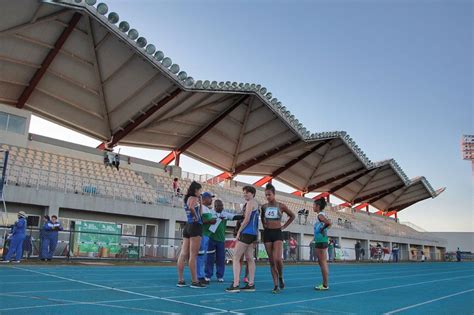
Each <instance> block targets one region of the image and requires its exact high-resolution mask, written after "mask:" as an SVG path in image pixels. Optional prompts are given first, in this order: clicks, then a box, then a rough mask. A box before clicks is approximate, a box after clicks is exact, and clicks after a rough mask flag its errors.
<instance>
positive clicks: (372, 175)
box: [0, 0, 446, 260]
mask: <svg viewBox="0 0 474 315" xmlns="http://www.w3.org/2000/svg"><path fill="white" fill-rule="evenodd" d="M95 2H96V1H92V0H86V1H81V0H56V1H39V2H38V1H36V0H18V1H4V2H2V5H1V6H2V11H3V12H8V14H4V15H3V16H2V20H1V21H0V44H1V45H0V69H1V71H0V103H1V104H0V143H1V146H2V150H3V151H4V152H8V153H5V154H4V155H3V162H2V164H4V165H5V166H6V167H5V172H4V173H5V176H4V178H3V179H2V182H4V183H5V185H4V187H3V197H4V201H5V204H6V209H7V211H8V216H6V218H5V219H6V221H7V222H5V224H10V223H11V222H12V220H14V219H15V213H16V212H18V211H20V210H23V211H25V212H26V213H28V215H29V223H30V226H31V227H33V228H38V227H39V224H40V221H41V220H40V217H41V216H42V215H45V214H49V215H53V214H56V215H58V216H59V218H60V220H61V221H62V223H63V225H65V227H66V228H67V229H68V230H71V232H64V233H62V234H61V239H62V247H59V248H58V250H57V252H56V254H57V255H59V256H71V257H95V256H102V257H108V258H123V256H121V252H122V251H121V249H117V248H112V247H113V246H119V247H127V248H130V247H134V248H137V252H136V253H135V254H134V255H135V256H137V258H143V259H146V258H149V259H174V258H175V257H176V251H177V249H178V248H179V242H180V240H179V238H180V237H181V229H182V226H183V224H184V222H185V213H184V211H183V210H182V209H181V207H180V206H178V207H175V206H176V205H177V204H180V202H181V201H180V199H179V196H176V195H175V194H174V191H173V187H172V179H173V178H174V177H178V178H180V182H181V187H182V188H185V187H186V186H187V185H189V183H190V182H191V181H192V180H198V181H200V182H201V183H202V184H203V186H204V190H209V191H212V192H213V193H215V194H216V196H217V197H218V198H220V199H222V200H223V201H224V204H225V207H226V208H227V209H229V210H232V211H236V212H237V211H239V210H240V204H241V203H242V202H243V200H242V193H241V191H242V189H241V188H242V186H243V185H244V183H240V182H237V181H235V180H233V178H234V177H235V176H236V175H241V174H242V175H254V176H262V178H261V179H260V180H258V181H257V182H255V183H254V185H255V186H257V187H258V190H257V200H258V201H259V202H260V203H264V202H265V201H264V195H263V188H261V186H263V185H264V184H266V183H268V182H270V181H272V180H278V181H280V182H282V183H284V184H286V185H289V186H291V187H293V188H294V189H295V192H294V193H293V194H289V193H283V192H278V196H279V197H278V198H279V200H280V201H281V202H284V203H286V204H288V205H289V208H290V209H291V210H293V211H294V212H295V213H297V212H298V211H300V210H302V209H306V210H310V211H309V214H308V216H307V217H304V218H300V219H301V220H302V221H301V222H299V221H298V220H296V221H295V222H294V223H293V224H292V225H290V227H289V228H288V233H287V234H288V235H287V236H290V235H292V236H294V237H295V238H296V239H297V240H298V243H299V244H300V248H299V253H298V257H299V259H309V255H310V248H309V246H308V245H309V243H310V242H311V240H312V235H313V228H312V225H311V222H312V221H313V220H314V215H313V214H312V211H311V206H312V201H313V200H312V199H311V198H306V197H305V195H306V194H308V193H310V192H318V193H320V194H319V195H318V196H317V198H327V199H328V200H330V196H336V197H337V198H339V199H341V200H344V201H345V202H344V203H343V204H341V205H335V204H331V206H330V207H329V209H328V211H327V212H328V214H329V216H330V218H331V219H332V221H333V224H334V228H333V229H331V230H330V237H331V238H333V239H334V240H335V241H336V243H337V244H338V245H339V247H340V248H339V251H338V255H337V256H338V257H337V258H338V259H347V260H351V259H354V258H355V253H354V245H355V243H356V241H357V240H360V241H361V244H362V247H363V248H364V249H365V252H366V258H368V257H369V253H370V251H371V247H375V246H376V245H377V244H381V245H382V247H385V248H386V249H387V251H388V252H391V249H392V245H393V244H398V247H399V249H400V253H401V257H400V258H401V259H402V260H408V259H411V260H418V259H419V258H420V255H421V254H420V253H421V252H423V253H424V256H426V257H427V259H431V260H441V259H443V257H444V252H445V247H446V242H445V241H444V240H441V239H437V238H435V237H431V236H429V235H427V234H424V233H420V232H417V231H416V230H414V229H412V228H410V227H408V226H406V225H403V224H400V223H399V222H398V220H397V213H398V212H399V211H402V210H405V211H407V210H406V209H407V208H409V207H410V206H411V205H413V204H415V203H417V202H420V201H423V200H426V199H432V198H435V197H436V196H438V195H439V194H440V193H442V191H443V190H444V189H438V190H435V189H433V188H432V186H431V185H430V183H429V182H428V181H427V179H426V178H424V177H415V178H412V179H410V178H408V177H407V176H406V174H405V173H404V172H403V170H402V169H401V167H400V166H399V165H398V164H397V163H396V162H395V161H394V160H386V161H380V162H372V161H371V160H370V159H369V158H368V157H367V156H366V155H365V154H364V153H363V151H362V149H360V148H359V147H358V146H357V145H356V143H355V142H354V140H353V139H352V138H351V137H350V136H349V135H348V134H347V133H346V132H344V131H334V132H317V133H312V132H310V131H308V130H307V129H306V128H305V127H304V126H303V125H302V124H301V123H300V122H299V121H298V120H297V119H296V118H295V117H294V115H292V114H291V113H290V112H289V111H288V109H287V107H285V106H283V105H282V104H281V102H280V101H279V100H278V99H277V98H275V97H274V95H273V94H272V93H271V92H269V91H267V89H266V88H265V87H263V86H261V85H259V84H253V83H237V82H230V81H228V82H217V81H207V80H194V79H193V78H192V77H190V76H189V75H188V74H187V73H186V72H185V71H183V70H181V69H180V67H179V65H178V64H176V63H173V61H172V60H171V58H169V57H166V56H165V55H164V53H163V52H162V51H160V50H157V48H156V47H155V46H154V45H153V44H150V43H148V42H147V40H146V39H145V38H144V37H140V36H139V33H138V31H137V30H136V29H133V28H132V27H131V26H130V25H129V23H128V22H126V21H120V19H119V15H118V14H117V13H115V12H108V7H107V5H105V4H103V3H101V4H99V5H96V6H94V5H95ZM32 114H34V115H37V116H40V117H43V118H45V119H48V120H50V121H53V122H55V123H58V124H60V125H63V126H65V127H68V128H71V129H72V130H75V131H78V132H81V133H83V134H85V135H88V136H90V137H93V138H95V139H98V140H100V141H102V144H101V145H100V146H99V147H98V148H91V147H85V146H81V145H77V144H74V143H70V142H64V141H59V140H55V139H52V138H47V137H44V136H39V135H35V134H31V133H29V132H28V131H29V122H30V118H31V115H32ZM117 144H120V145H125V146H137V147H145V148H156V149H166V150H170V151H171V152H170V154H169V155H168V156H166V157H165V158H164V159H163V160H162V161H161V162H160V163H154V162H150V161H145V160H141V159H138V158H135V157H129V156H123V155H122V156H120V159H121V163H120V170H114V169H112V168H111V167H107V166H105V165H104V150H107V149H110V148H113V147H114V146H116V145H117ZM181 154H186V155H188V156H190V157H192V158H195V159H196V160H199V161H201V162H204V163H206V164H208V165H211V166H213V167H216V168H218V169H221V170H222V174H220V175H218V176H216V177H208V176H203V175H197V174H192V173H189V172H186V171H184V170H182V169H181V167H180V156H181ZM171 163H174V165H171ZM315 198H316V197H315ZM369 206H372V207H374V208H376V209H378V210H379V211H378V212H375V213H371V212H369V211H368V209H369V208H368V207H369ZM94 231H95V232H99V233H106V234H103V235H102V236H100V237H97V238H94V237H92V234H93V233H92V232H94ZM35 233H37V232H35V231H33V232H32V235H33V238H34V237H35V235H37V234H35ZM228 233H229V237H231V235H232V232H231V227H229V231H228ZM2 234H3V233H2ZM115 234H121V235H122V236H120V237H118V238H117V237H112V236H110V235H115ZM104 235H105V236H104ZM124 244H125V245H124ZM89 245H90V246H89ZM104 248H105V250H104ZM33 255H34V250H33ZM127 257H132V256H131V255H130V253H128V256H127Z"/></svg>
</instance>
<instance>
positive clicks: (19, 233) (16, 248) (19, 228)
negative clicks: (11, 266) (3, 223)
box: [2, 211, 27, 263]
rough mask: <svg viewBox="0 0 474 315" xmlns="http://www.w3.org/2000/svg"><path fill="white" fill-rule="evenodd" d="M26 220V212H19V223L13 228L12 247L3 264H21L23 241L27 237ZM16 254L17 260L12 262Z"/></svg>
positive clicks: (9, 248)
mask: <svg viewBox="0 0 474 315" xmlns="http://www.w3.org/2000/svg"><path fill="white" fill-rule="evenodd" d="M26 218H27V215H26V213H25V212H23V211H20V212H18V221H16V222H15V224H13V225H12V227H11V235H10V237H9V239H10V246H9V247H8V252H7V255H6V256H5V260H4V261H2V262H3V263H9V262H13V263H20V260H21V257H22V255H23V241H24V240H25V237H26ZM13 254H15V260H12V261H11V258H12V257H13Z"/></svg>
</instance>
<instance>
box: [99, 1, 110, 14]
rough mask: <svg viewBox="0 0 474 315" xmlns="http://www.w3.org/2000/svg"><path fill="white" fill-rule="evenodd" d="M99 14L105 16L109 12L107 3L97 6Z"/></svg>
mask: <svg viewBox="0 0 474 315" xmlns="http://www.w3.org/2000/svg"><path fill="white" fill-rule="evenodd" d="M97 12H99V14H102V15H105V14H107V12H109V7H108V6H107V5H106V4H105V3H99V4H98V5H97Z"/></svg>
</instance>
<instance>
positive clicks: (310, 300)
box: [235, 275, 474, 312]
mask: <svg viewBox="0 0 474 315" xmlns="http://www.w3.org/2000/svg"><path fill="white" fill-rule="evenodd" d="M473 277H474V275H472V276H462V277H455V278H445V279H437V280H430V281H423V282H415V283H410V284H403V285H396V286H390V287H384V288H378V289H372V290H366V291H356V292H351V293H344V294H336V295H331V296H326V297H320V298H313V299H305V300H299V301H292V302H285V303H276V304H272V305H262V306H255V307H248V308H241V309H237V310H235V311H236V312H242V311H249V310H257V309H265V308H272V307H277V306H283V305H292V304H300V303H305V302H314V301H320V300H329V299H334V298H339V297H344V296H352V295H359V294H365V293H372V292H378V291H385V290H391V289H398V288H406V287H411V286H417V285H421V284H427V283H434V282H442V281H451V280H457V279H466V278H473Z"/></svg>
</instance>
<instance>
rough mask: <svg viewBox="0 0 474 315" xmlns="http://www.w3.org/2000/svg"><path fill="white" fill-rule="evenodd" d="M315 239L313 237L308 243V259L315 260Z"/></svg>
mask: <svg viewBox="0 0 474 315" xmlns="http://www.w3.org/2000/svg"><path fill="white" fill-rule="evenodd" d="M315 248H316V241H315V240H314V239H313V240H312V241H311V242H310V243H309V261H316V251H315Z"/></svg>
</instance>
